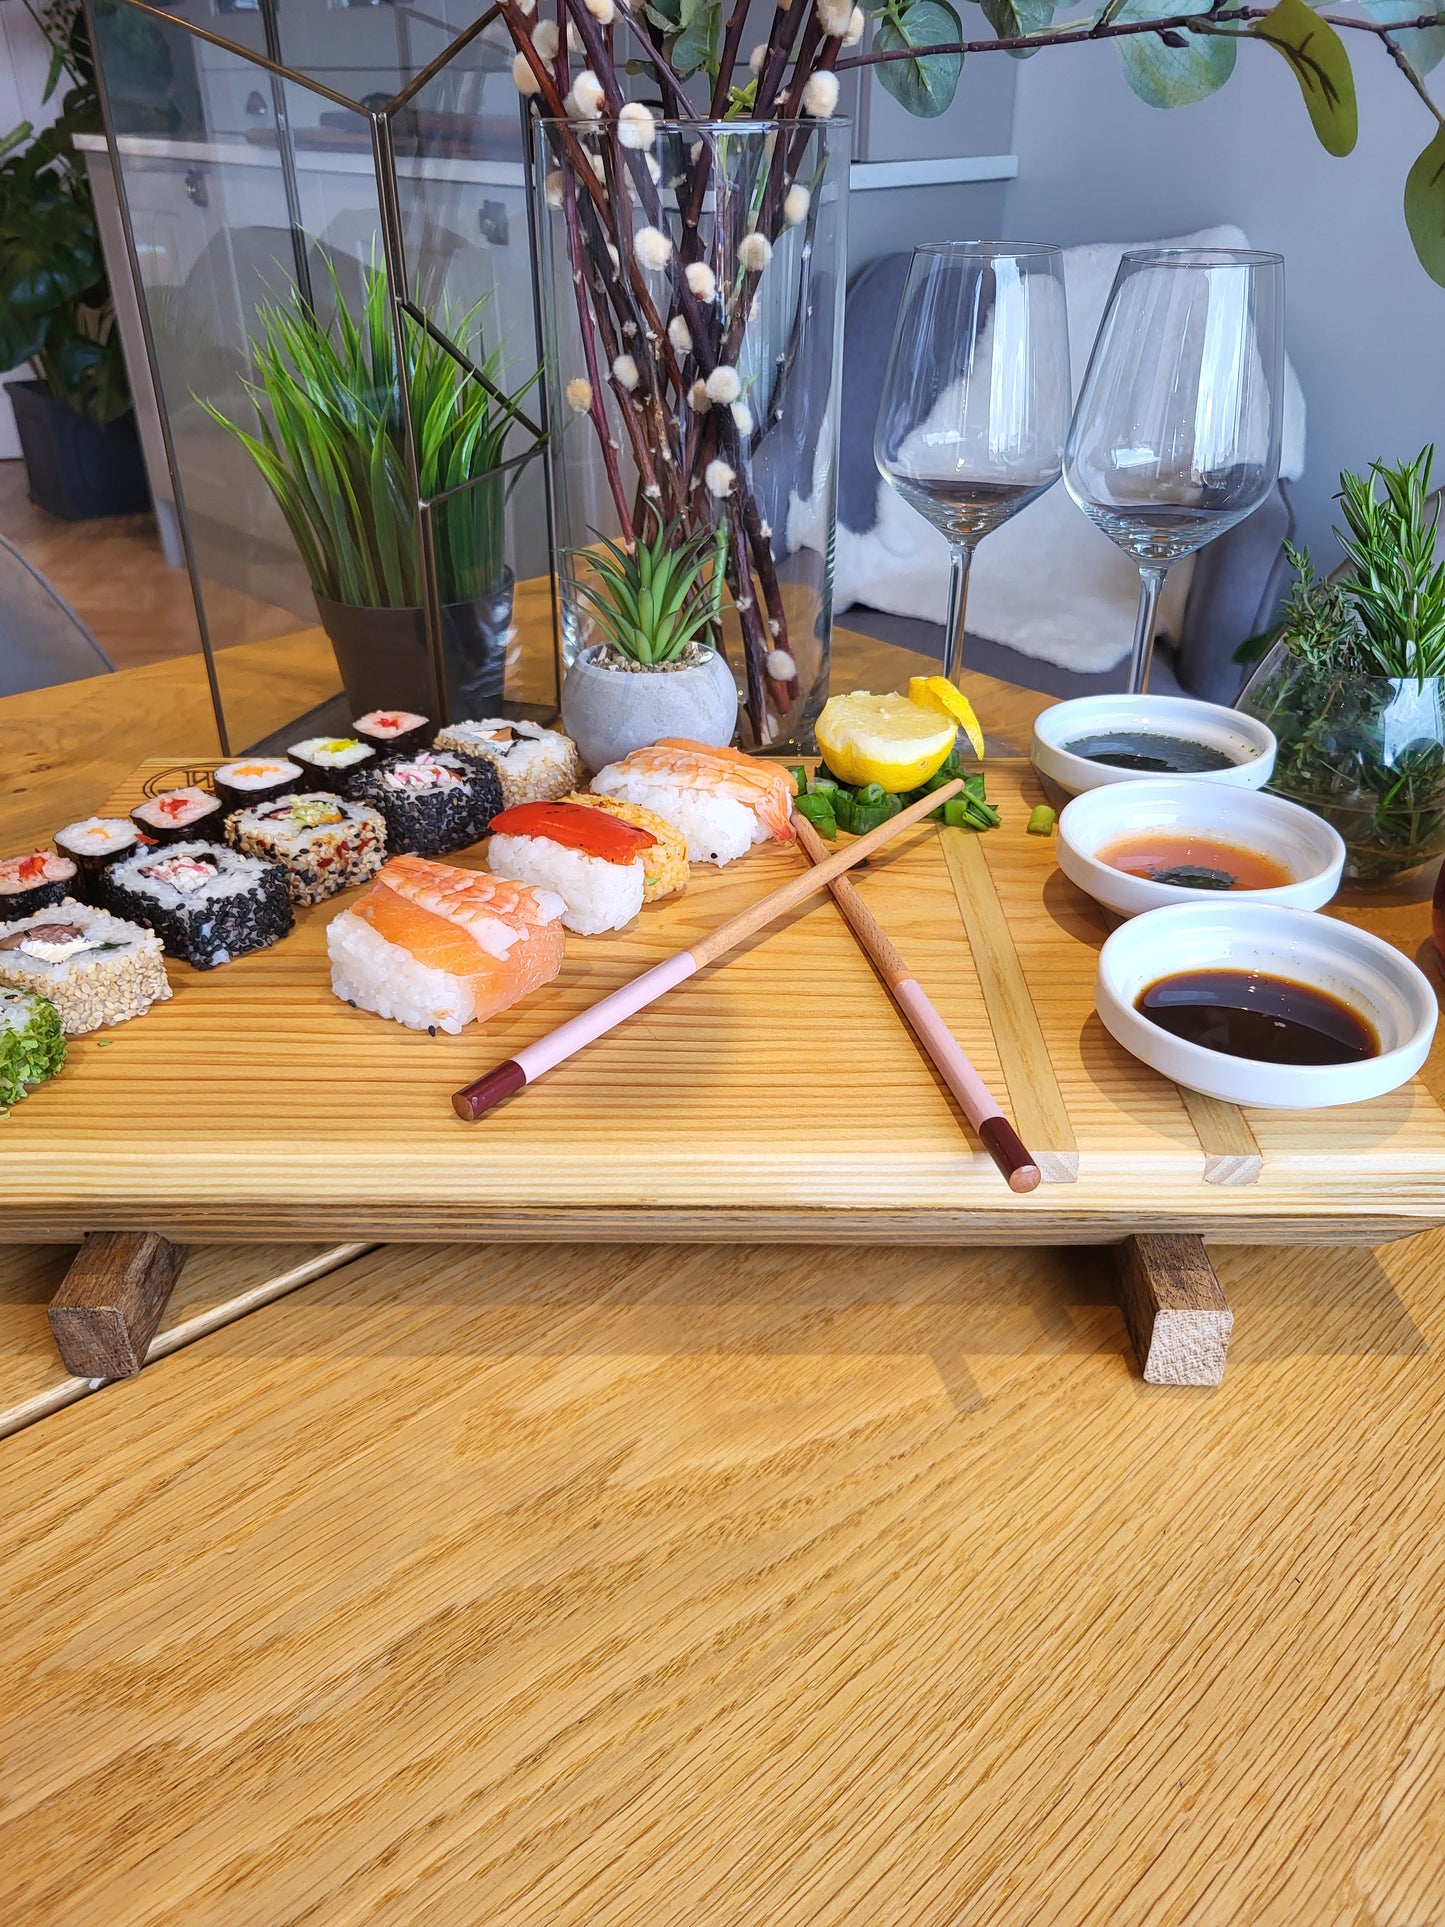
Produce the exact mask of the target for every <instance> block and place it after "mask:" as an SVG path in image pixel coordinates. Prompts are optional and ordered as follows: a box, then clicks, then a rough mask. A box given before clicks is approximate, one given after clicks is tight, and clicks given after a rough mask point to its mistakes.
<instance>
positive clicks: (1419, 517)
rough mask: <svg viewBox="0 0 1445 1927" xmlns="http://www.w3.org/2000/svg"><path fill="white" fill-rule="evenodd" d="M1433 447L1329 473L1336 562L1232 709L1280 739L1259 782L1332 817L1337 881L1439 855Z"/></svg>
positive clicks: (1442, 792) (1441, 639)
mask: <svg viewBox="0 0 1445 1927" xmlns="http://www.w3.org/2000/svg"><path fill="white" fill-rule="evenodd" d="M1433 456H1434V450H1433V448H1426V449H1424V450H1423V451H1422V452H1421V453H1420V455H1419V456H1417V457H1416V459H1415V460H1414V461H1413V462H1403V463H1401V464H1400V465H1399V466H1398V467H1394V468H1390V467H1387V466H1385V465H1384V464H1383V463H1380V462H1376V463H1374V464H1372V466H1371V468H1370V470H1369V472H1368V474H1367V475H1363V476H1361V475H1353V474H1350V473H1348V472H1346V473H1345V474H1343V475H1342V476H1341V477H1340V493H1339V495H1338V497H1337V498H1336V499H1337V500H1338V502H1339V504H1340V508H1341V512H1342V514H1343V516H1344V520H1345V523H1346V528H1345V530H1343V531H1338V533H1339V534H1340V540H1341V543H1342V545H1343V548H1344V552H1345V562H1344V564H1343V566H1342V567H1341V568H1340V569H1339V570H1338V571H1336V573H1335V575H1334V576H1332V577H1330V578H1329V579H1328V580H1325V579H1321V578H1320V577H1318V576H1317V575H1316V574H1315V572H1314V569H1313V566H1312V565H1311V563H1310V559H1309V557H1308V556H1307V555H1303V554H1301V553H1299V552H1297V551H1291V560H1292V562H1293V563H1294V564H1295V567H1296V569H1297V570H1298V572H1299V573H1298V580H1297V581H1296V584H1295V587H1294V591H1293V593H1292V594H1291V596H1290V599H1289V602H1288V604H1287V605H1286V608H1285V612H1284V617H1283V620H1282V622H1281V623H1280V625H1279V627H1278V629H1277V630H1276V631H1275V632H1274V635H1273V638H1272V641H1273V647H1271V648H1270V649H1269V653H1268V654H1267V655H1266V656H1265V659H1264V661H1263V662H1262V663H1261V664H1260V666H1259V668H1258V669H1257V670H1256V672H1255V674H1254V676H1253V677H1252V678H1251V679H1250V682H1249V684H1248V686H1247V688H1246V689H1245V691H1244V694H1243V695H1242V696H1241V697H1240V700H1239V707H1240V708H1241V709H1242V710H1244V711H1245V713H1246V714H1247V715H1250V716H1255V717H1257V718H1258V719H1259V720H1260V721H1261V722H1262V723H1265V724H1267V725H1268V727H1269V728H1270V729H1272V730H1273V731H1274V734H1275V737H1276V738H1277V740H1278V743H1279V754H1278V757H1277V759H1276V762H1275V768H1274V776H1273V778H1272V780H1271V782H1270V785H1269V787H1270V788H1271V789H1273V790H1276V791H1278V792H1279V794H1280V795H1282V796H1288V797H1290V798H1291V799H1292V800H1293V801H1294V802H1296V803H1302V804H1304V806H1305V807H1306V808H1307V809H1311V810H1314V811H1315V812H1316V813H1317V814H1318V815H1320V816H1322V817H1324V819H1325V821H1326V822H1328V823H1332V824H1333V825H1334V827H1335V828H1336V829H1337V830H1338V831H1339V833H1340V835H1341V836H1342V837H1343V838H1344V841H1345V847H1346V850H1347V852H1348V856H1347V860H1346V864H1345V875H1346V876H1347V877H1353V878H1356V879H1360V880H1378V879H1381V878H1384V877H1389V876H1394V875H1396V874H1397V873H1398V872H1400V871H1402V870H1410V869H1414V868H1415V867H1416V866H1417V865H1418V864H1421V863H1425V862H1428V861H1429V860H1430V858H1431V857H1435V856H1439V855H1440V854H1441V852H1442V851H1445V560H1439V559H1437V556H1436V522H1437V519H1438V516H1439V503H1438V501H1432V500H1430V499H1429V488H1430V467H1431V462H1432V459H1433Z"/></svg>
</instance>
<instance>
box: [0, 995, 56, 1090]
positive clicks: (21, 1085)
mask: <svg viewBox="0 0 1445 1927" xmlns="http://www.w3.org/2000/svg"><path fill="white" fill-rule="evenodd" d="M64 1062H65V1032H64V1031H63V1030H62V1029H61V1028H60V1018H59V1016H58V1014H57V1012H56V1009H55V1006H54V1004H52V1003H48V1002H47V1001H46V999H45V998H44V997H38V996H37V995H36V994H35V992H34V991H33V990H6V989H4V988H3V987H0V1110H8V1109H9V1107H10V1106H11V1105H12V1104H18V1103H19V1102H20V1100H21V1098H22V1097H27V1096H28V1095H29V1094H30V1092H31V1091H33V1090H34V1088H35V1086H36V1085H37V1084H43V1083H44V1082H45V1081H46V1079H47V1078H50V1077H54V1075H55V1073H56V1072H57V1071H58V1070H59V1069H60V1067H61V1065H62V1064H63V1063H64Z"/></svg>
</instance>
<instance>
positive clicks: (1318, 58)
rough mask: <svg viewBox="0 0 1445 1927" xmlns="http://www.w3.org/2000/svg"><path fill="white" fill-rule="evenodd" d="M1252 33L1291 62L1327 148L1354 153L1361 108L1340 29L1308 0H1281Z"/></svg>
mask: <svg viewBox="0 0 1445 1927" xmlns="http://www.w3.org/2000/svg"><path fill="white" fill-rule="evenodd" d="M1250 32H1251V33H1254V34H1257V35H1258V36H1259V38H1260V39H1261V40H1264V41H1267V42H1268V44H1269V45H1270V46H1271V47H1274V48H1275V49H1277V51H1278V52H1279V53H1280V54H1281V55H1283V57H1284V59H1285V60H1287V61H1288V62H1289V65H1290V69H1291V71H1292V72H1293V74H1294V77H1295V79H1296V80H1297V81H1298V82H1299V87H1300V92H1301V93H1302V94H1303V95H1304V101H1305V106H1306V108H1307V109H1308V110H1309V117H1310V121H1311V123H1312V124H1313V126H1314V130H1315V133H1316V134H1317V135H1318V137H1319V142H1320V145H1321V147H1323V148H1324V150H1325V152H1326V153H1327V154H1334V155H1335V156H1337V157H1340V156H1343V155H1345V154H1348V153H1349V152H1350V151H1351V149H1352V148H1353V147H1354V145H1355V140H1356V137H1357V136H1358V133H1359V110H1358V107H1357V105H1356V102H1355V76H1354V73H1353V72H1352V70H1351V68H1350V56H1349V55H1348V54H1347V53H1346V52H1345V43H1344V42H1343V40H1341V39H1340V36H1339V35H1338V34H1337V33H1336V32H1335V30H1334V28H1333V27H1332V26H1331V25H1330V24H1329V22H1328V21H1327V20H1322V19H1321V18H1320V16H1319V15H1318V14H1317V13H1315V12H1313V11H1312V10H1311V9H1310V8H1309V7H1308V6H1306V5H1305V0H1278V5H1276V6H1275V7H1273V8H1272V9H1271V10H1270V12H1269V13H1267V14H1266V15H1265V16H1264V18H1263V19H1262V20H1256V21H1255V23H1254V25H1253V27H1251V29H1250Z"/></svg>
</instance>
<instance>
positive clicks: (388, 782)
mask: <svg viewBox="0 0 1445 1927" xmlns="http://www.w3.org/2000/svg"><path fill="white" fill-rule="evenodd" d="M355 793H356V798H357V801H358V802H363V803H370V804H372V805H373V806H374V807H375V808H376V809H378V810H380V811H381V814H382V815H383V817H384V818H385V819H386V847H387V849H388V850H390V851H391V852H392V854H393V855H394V856H402V855H413V856H448V855H450V853H451V852H452V851H453V850H461V849H465V847H466V846H467V844H468V843H475V842H476V840H477V838H478V837H479V836H485V834H486V830H487V825H488V824H489V823H490V822H491V820H492V818H493V817H494V816H495V815H496V813H497V811H498V810H499V809H500V808H501V807H502V787H501V784H500V783H499V782H498V781H497V773H496V771H495V770H494V769H492V768H491V767H490V766H489V765H488V764H486V763H468V762H466V761H465V760H464V759H463V758H462V757H460V756H451V755H447V754H446V753H444V752H437V751H433V750H429V749H423V750H419V751H418V752H417V754H416V755H415V756H387V757H381V758H378V760H377V761H376V762H375V763H374V764H372V765H371V766H370V767H369V768H367V769H366V770H364V771H363V772H362V774H361V775H360V776H359V777H358V778H357V782H356V792H355Z"/></svg>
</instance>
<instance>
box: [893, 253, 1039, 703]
mask: <svg viewBox="0 0 1445 1927" xmlns="http://www.w3.org/2000/svg"><path fill="white" fill-rule="evenodd" d="M1071 395H1072V389H1071V386H1070V382H1069V329H1068V314H1067V310H1066V307H1065V303H1064V267H1063V259H1062V256H1061V255H1060V253H1059V250H1058V249H1057V248H1056V247H1054V246H1053V245H1052V244H1050V243H1048V242H1026V241H956V242H954V241H950V242H940V243H937V244H932V245H929V246H927V247H921V248H915V250H914V253H913V263H912V266H911V267H910V268H909V271H908V285H907V287H906V288H905V290H904V293H903V304H902V306H901V307H900V309H899V311H898V324H897V326H896V328H895V329H894V332H893V349H892V353H891V354H890V356H889V360H888V372H887V374H886V376H885V377H884V382H883V399H882V402H881V403H880V405H879V409H878V425H877V428H876V430H875V432H874V437H873V457H874V460H875V461H876V462H877V464H878V470H879V473H880V474H881V475H882V476H883V479H884V480H885V481H886V482H890V483H891V484H892V485H893V487H894V488H896V489H897V491H898V493H899V494H900V495H901V496H902V497H903V499H904V501H905V502H907V503H909V504H910V505H911V506H912V507H913V508H915V509H917V510H918V512H919V514H920V515H923V516H926V517H927V519H928V520H929V521H930V522H931V523H932V524H933V526H934V527H935V528H936V529H938V530H939V531H940V532H941V533H942V534H943V535H945V536H946V537H947V538H948V542H949V545H950V547H951V549H952V551H953V560H952V568H951V570H950V574H949V585H948V626H947V630H946V632H945V636H944V673H945V675H947V676H948V677H949V679H950V680H951V681H957V679H958V672H959V669H960V668H961V666H962V660H963V630H964V618H965V614H966V609H967V602H968V569H969V564H970V563H971V562H972V560H973V551H974V549H975V547H976V546H977V544H978V543H979V542H980V541H982V539H983V537H984V536H986V535H988V534H989V533H990V531H992V530H993V529H996V528H997V527H998V526H999V524H1000V523H1001V522H1006V521H1007V520H1008V518H1009V517H1010V516H1011V515H1017V514H1018V512H1019V510H1020V509H1021V508H1024V507H1026V506H1027V505H1028V504H1029V503H1030V502H1032V501H1033V500H1034V499H1035V498H1036V497H1037V496H1040V495H1042V494H1043V492H1044V490H1045V489H1047V488H1052V486H1053V485H1054V483H1055V482H1056V481H1057V480H1058V479H1059V472H1060V469H1061V467H1062V464H1063V450H1064V439H1065V437H1066V435H1067V433H1068V425H1069V405H1070V399H1071Z"/></svg>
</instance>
